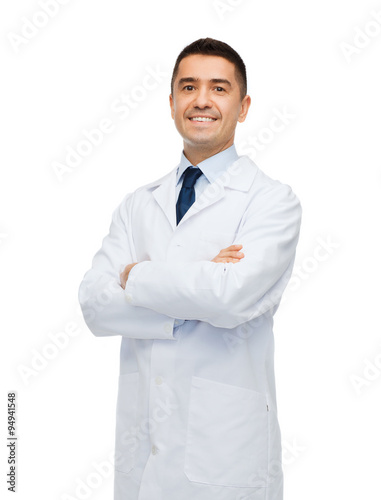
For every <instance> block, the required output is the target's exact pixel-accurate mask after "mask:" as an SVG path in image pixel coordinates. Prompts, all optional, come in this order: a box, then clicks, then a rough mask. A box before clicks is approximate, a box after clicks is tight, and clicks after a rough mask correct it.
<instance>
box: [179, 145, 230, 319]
mask: <svg viewBox="0 0 381 500" xmlns="http://www.w3.org/2000/svg"><path fill="white" fill-rule="evenodd" d="M238 158H239V156H238V154H237V151H236V149H235V146H234V144H233V145H232V146H230V148H227V149H224V150H223V151H221V152H220V153H217V154H215V155H213V156H211V157H210V158H207V159H206V160H204V161H202V162H200V163H199V164H198V165H192V164H191V162H190V161H189V160H188V159H187V158H186V156H185V155H184V151H183V152H182V154H181V159H180V163H179V166H178V167H177V172H176V200H177V198H178V197H179V193H180V189H181V186H182V184H183V177H184V176H183V174H184V172H185V170H186V169H187V168H188V167H198V168H199V169H200V170H201V172H202V174H201V175H200V177H199V178H198V179H197V181H196V184H195V186H194V190H195V196H196V199H197V197H198V196H200V195H201V193H202V192H203V191H204V189H205V188H206V187H208V185H209V184H212V183H213V182H215V181H216V180H217V179H218V177H220V176H221V175H222V174H223V173H224V172H225V171H226V169H227V168H228V167H229V166H230V165H232V164H233V163H234V162H235V161H236V160H238ZM184 321H186V320H183V319H175V323H174V327H175V328H177V327H178V326H180V325H182V324H183V323H184Z"/></svg>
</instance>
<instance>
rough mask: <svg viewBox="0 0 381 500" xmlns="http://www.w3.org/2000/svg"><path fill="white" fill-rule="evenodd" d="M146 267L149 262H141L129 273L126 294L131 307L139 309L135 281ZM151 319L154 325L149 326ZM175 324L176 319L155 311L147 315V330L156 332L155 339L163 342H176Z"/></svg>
mask: <svg viewBox="0 0 381 500" xmlns="http://www.w3.org/2000/svg"><path fill="white" fill-rule="evenodd" d="M146 265H149V262H148V261H147V262H139V263H138V264H136V266H134V267H133V268H132V269H131V271H130V272H129V275H128V280H127V283H126V288H125V291H124V292H125V298H126V301H127V302H128V304H129V305H130V306H137V307H139V305H138V304H137V303H136V301H135V299H134V297H135V295H136V293H135V286H136V283H135V281H136V279H137V277H138V276H139V272H140V271H141V270H142V269H143V267H144V266H146ZM147 312H148V311H147ZM152 315H154V318H151V316H152ZM159 318H160V320H159ZM151 319H153V322H154V323H153V324H152V325H149V323H151ZM174 323H175V318H171V317H169V316H165V315H163V314H159V313H157V312H155V311H150V314H148V315H147V318H146V323H145V324H146V327H147V329H152V330H153V331H154V332H155V335H154V337H155V338H160V339H162V340H176V337H175V335H174V333H175V331H174V327H175V325H174ZM159 332H160V333H159Z"/></svg>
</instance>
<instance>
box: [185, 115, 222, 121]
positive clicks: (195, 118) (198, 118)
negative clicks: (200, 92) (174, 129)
mask: <svg viewBox="0 0 381 500" xmlns="http://www.w3.org/2000/svg"><path fill="white" fill-rule="evenodd" d="M188 119H189V120H190V121H191V122H200V123H203V122H204V123H205V122H207V123H210V122H215V121H217V118H213V117H212V116H200V115H198V116H191V117H189V118H188Z"/></svg>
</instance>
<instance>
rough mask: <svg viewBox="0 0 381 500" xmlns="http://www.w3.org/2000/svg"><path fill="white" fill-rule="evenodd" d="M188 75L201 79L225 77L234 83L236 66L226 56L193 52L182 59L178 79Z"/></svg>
mask: <svg viewBox="0 0 381 500" xmlns="http://www.w3.org/2000/svg"><path fill="white" fill-rule="evenodd" d="M187 77H189V78H197V79H200V80H212V79H215V78H221V79H222V78H223V79H227V80H230V81H231V82H232V83H233V81H235V66H234V64H233V63H232V62H230V61H228V60H227V59H225V58H224V57H219V56H206V55H201V54H193V55H191V56H187V57H184V59H182V60H181V62H180V65H179V71H178V73H177V76H176V80H179V79H180V78H187Z"/></svg>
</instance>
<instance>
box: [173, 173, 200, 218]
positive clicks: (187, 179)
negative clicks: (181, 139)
mask: <svg viewBox="0 0 381 500" xmlns="http://www.w3.org/2000/svg"><path fill="white" fill-rule="evenodd" d="M201 174H202V172H201V170H200V169H199V168H198V167H188V168H187V169H186V170H185V172H184V180H183V185H182V186H181V189H180V193H179V197H178V199H177V203H176V218H177V224H178V223H179V222H180V221H181V219H182V218H183V217H184V215H185V214H186V213H187V211H188V210H189V208H190V207H191V206H192V205H193V203H194V200H195V199H196V195H195V192H194V185H195V184H196V181H197V179H198V178H199V177H200V175H201Z"/></svg>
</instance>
